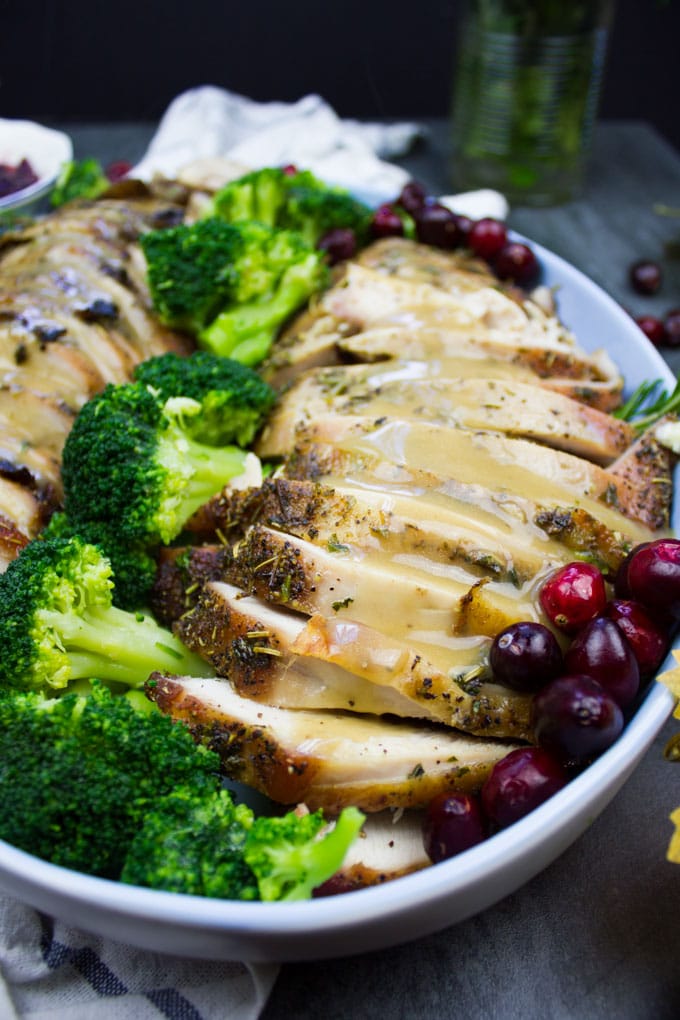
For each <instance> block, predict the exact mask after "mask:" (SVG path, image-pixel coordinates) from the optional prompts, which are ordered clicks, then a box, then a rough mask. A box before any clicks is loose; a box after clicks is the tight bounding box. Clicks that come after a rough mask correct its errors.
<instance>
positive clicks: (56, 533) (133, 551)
mask: <svg viewBox="0 0 680 1020" xmlns="http://www.w3.org/2000/svg"><path fill="white" fill-rule="evenodd" d="M74 535H77V536H78V537H79V538H81V539H82V540H83V541H84V542H89V543H90V544H91V545H96V546H97V548H98V549H99V550H100V551H101V552H102V553H103V554H104V556H106V558H107V559H108V561H109V563H110V564H111V570H112V575H113V585H114V586H113V592H112V596H113V604H114V606H118V607H119V608H120V609H132V610H134V609H140V608H141V607H142V606H145V605H147V602H148V599H149V595H150V593H151V588H152V586H153V583H154V581H155V579H156V572H157V562H156V559H155V557H154V556H152V555H151V552H150V550H149V549H147V547H146V546H145V545H144V544H143V543H142V542H135V541H131V540H129V539H125V538H123V537H122V536H121V533H120V529H119V527H118V526H117V524H116V523H115V522H111V521H80V523H78V524H74V523H73V521H72V520H71V518H70V517H69V516H68V515H67V514H65V513H56V514H53V516H52V518H51V520H50V522H49V524H48V525H47V527H46V528H44V529H43V530H42V531H41V532H40V535H39V538H40V539H45V538H72V537H73V536H74Z"/></svg>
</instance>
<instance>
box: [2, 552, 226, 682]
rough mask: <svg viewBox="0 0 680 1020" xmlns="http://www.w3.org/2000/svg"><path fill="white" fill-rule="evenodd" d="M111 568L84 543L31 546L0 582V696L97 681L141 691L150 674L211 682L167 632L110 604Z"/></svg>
mask: <svg viewBox="0 0 680 1020" xmlns="http://www.w3.org/2000/svg"><path fill="white" fill-rule="evenodd" d="M112 588H113V581H112V571H111V564H110V563H109V561H108V560H107V559H106V557H105V556H103V555H102V553H101V551H100V550H99V549H98V548H97V547H96V546H94V545H90V544H88V543H86V542H84V541H83V540H82V539H80V538H77V537H73V538H46V539H35V540H34V541H33V542H29V544H28V545H27V546H26V547H25V548H24V549H23V550H22V551H21V553H20V554H19V556H18V557H17V558H16V559H15V560H12V562H11V563H10V565H9V567H8V568H7V570H6V571H5V573H4V574H2V575H0V647H2V658H1V659H0V689H1V688H16V689H23V690H41V689H49V688H50V687H51V688H64V687H66V686H67V684H68V683H69V682H70V681H73V680H79V679H83V678H91V677H97V678H99V679H101V680H105V681H112V682H118V683H122V684H125V685H126V686H129V687H141V686H142V685H143V684H144V683H145V682H146V680H147V679H148V677H149V676H150V674H151V673H152V672H154V670H168V671H169V672H170V673H175V674H178V673H185V674H194V675H197V676H209V675H212V674H211V671H210V669H209V667H208V666H207V664H206V663H205V662H204V661H203V660H202V659H201V658H199V657H198V656H197V655H195V654H194V653H193V652H190V651H189V649H187V648H186V647H185V646H184V645H183V644H182V643H181V642H180V641H179V640H178V639H177V638H176V637H175V636H174V635H173V634H172V633H171V632H170V631H168V630H166V629H165V628H164V627H160V626H159V625H158V624H157V623H155V621H153V620H152V619H150V618H149V617H144V616H143V615H141V614H134V613H129V612H126V611H125V610H122V609H118V608H117V607H115V606H114V605H113V604H112Z"/></svg>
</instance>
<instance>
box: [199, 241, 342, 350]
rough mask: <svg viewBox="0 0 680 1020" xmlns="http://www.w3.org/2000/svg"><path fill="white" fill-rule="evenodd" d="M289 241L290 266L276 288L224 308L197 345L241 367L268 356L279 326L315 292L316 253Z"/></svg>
mask: <svg viewBox="0 0 680 1020" xmlns="http://www.w3.org/2000/svg"><path fill="white" fill-rule="evenodd" d="M286 236H287V237H288V238H290V239H291V252H292V251H293V250H294V249H297V250H298V252H299V258H296V257H294V256H292V255H291V265H290V266H289V268H288V269H286V270H285V272H283V273H282V275H281V277H280V278H279V281H278V284H277V286H276V289H275V290H274V291H272V292H271V293H270V294H269V295H268V296H267V297H266V298H257V299H255V300H253V301H248V302H245V303H243V304H238V305H235V306H233V307H230V308H227V309H225V310H224V311H223V312H221V313H220V314H219V315H218V316H217V318H216V319H215V320H214V321H213V322H212V323H211V324H210V325H209V326H207V327H206V329H204V330H202V331H201V333H200V334H199V340H200V343H201V344H202V345H203V346H204V347H205V348H207V349H208V350H210V351H212V352H213V353H214V354H218V355H220V356H222V357H228V358H233V359H234V360H235V361H240V362H242V363H243V364H244V365H258V364H259V363H260V362H261V361H262V360H263V359H264V358H265V357H266V356H267V354H268V353H269V350H270V348H271V346H272V343H273V342H274V340H275V339H276V336H277V333H278V331H279V329H280V327H281V325H282V324H283V323H284V322H285V321H286V319H288V318H289V317H290V315H292V313H293V312H295V311H296V310H297V309H298V308H300V306H301V305H303V304H304V303H305V301H307V300H308V298H310V297H311V296H312V294H313V293H314V292H315V291H316V290H318V289H319V287H320V285H321V281H322V273H321V270H322V266H321V262H320V259H319V254H318V253H315V252H313V251H311V249H306V248H305V246H303V244H302V241H293V239H294V238H296V235H295V234H293V233H287V232H286Z"/></svg>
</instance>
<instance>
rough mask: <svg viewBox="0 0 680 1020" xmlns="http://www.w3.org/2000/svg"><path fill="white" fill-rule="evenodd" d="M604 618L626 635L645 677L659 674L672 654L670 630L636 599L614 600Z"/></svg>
mask: <svg viewBox="0 0 680 1020" xmlns="http://www.w3.org/2000/svg"><path fill="white" fill-rule="evenodd" d="M604 615H605V616H607V617H609V619H610V620H613V621H614V623H615V624H616V626H617V627H618V628H619V630H620V631H621V632H622V633H623V634H625V635H626V639H627V641H628V644H629V645H630V647H631V648H632V649H633V655H634V656H635V658H636V659H637V663H638V667H639V669H640V674H641V676H643V677H648V676H652V675H653V674H654V673H656V671H657V669H658V668H659V666H660V665H661V663H662V662H663V660H664V659H665V657H666V652H667V651H668V640H669V639H668V633H667V630H666V628H665V627H664V626H662V625H661V624H660V623H658V622H657V621H656V620H653V619H652V617H651V616H650V615H649V613H648V612H647V610H646V609H645V608H644V606H642V605H640V603H639V602H635V601H633V600H632V599H612V600H611V601H610V602H608V603H607V605H606V607H605V610H604Z"/></svg>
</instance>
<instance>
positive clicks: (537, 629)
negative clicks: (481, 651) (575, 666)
mask: <svg viewBox="0 0 680 1020" xmlns="http://www.w3.org/2000/svg"><path fill="white" fill-rule="evenodd" d="M489 664H490V666H491V669H492V672H493V675H494V680H496V681H497V682H498V683H501V684H505V686H506V687H510V688H512V689H513V690H516V691H537V690H539V688H541V687H543V685H544V684H547V682H548V681H549V680H552V679H553V677H556V676H557V674H558V673H559V672H560V670H561V668H562V651H561V649H560V646H559V645H558V643H557V640H556V638H555V635H554V634H553V632H552V631H551V630H548V628H547V627H544V626H543V624H542V623H532V622H530V621H526V622H521V623H511V624H510V626H509V627H506V628H505V630H502V631H501V632H500V634H497V635H496V637H495V638H494V640H493V642H492V644H491V649H490V652H489Z"/></svg>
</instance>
